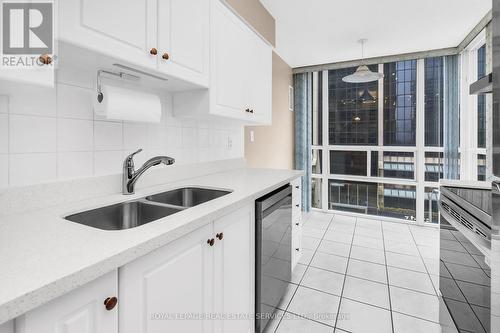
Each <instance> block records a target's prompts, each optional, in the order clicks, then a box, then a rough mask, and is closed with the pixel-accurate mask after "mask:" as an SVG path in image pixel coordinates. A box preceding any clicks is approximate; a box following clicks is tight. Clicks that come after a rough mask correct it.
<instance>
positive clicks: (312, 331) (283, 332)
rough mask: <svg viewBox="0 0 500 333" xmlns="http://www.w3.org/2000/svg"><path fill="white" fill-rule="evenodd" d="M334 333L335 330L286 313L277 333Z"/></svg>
mask: <svg viewBox="0 0 500 333" xmlns="http://www.w3.org/2000/svg"><path fill="white" fill-rule="evenodd" d="M304 332H307V333H332V332H333V328H332V327H329V326H326V325H323V324H320V323H317V322H314V321H312V320H308V319H305V318H301V317H299V316H297V315H294V314H292V313H285V315H284V316H283V318H282V319H281V323H280V324H279V326H278V329H277V330H276V333H304Z"/></svg>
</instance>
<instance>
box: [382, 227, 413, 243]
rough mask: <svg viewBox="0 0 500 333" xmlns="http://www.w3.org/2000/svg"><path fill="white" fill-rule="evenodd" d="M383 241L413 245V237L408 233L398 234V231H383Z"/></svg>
mask: <svg viewBox="0 0 500 333" xmlns="http://www.w3.org/2000/svg"><path fill="white" fill-rule="evenodd" d="M384 240H385V241H393V242H404V243H411V244H415V241H414V240H413V236H412V235H411V233H410V232H409V231H408V232H399V231H393V230H388V231H386V230H384Z"/></svg>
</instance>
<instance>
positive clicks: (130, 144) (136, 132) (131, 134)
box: [123, 122, 148, 150]
mask: <svg viewBox="0 0 500 333" xmlns="http://www.w3.org/2000/svg"><path fill="white" fill-rule="evenodd" d="M147 145H148V124H141V123H128V122H127V123H124V124H123V147H124V148H125V149H132V150H137V149H139V148H143V149H144V148H146V146H147Z"/></svg>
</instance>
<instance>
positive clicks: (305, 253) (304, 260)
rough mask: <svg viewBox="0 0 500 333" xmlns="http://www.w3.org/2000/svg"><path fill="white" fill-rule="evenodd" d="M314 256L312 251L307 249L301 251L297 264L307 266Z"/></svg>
mask: <svg viewBox="0 0 500 333" xmlns="http://www.w3.org/2000/svg"><path fill="white" fill-rule="evenodd" d="M313 256H314V251H313V250H309V249H302V255H301V256H300V258H299V261H298V262H299V264H302V265H309V263H310V262H311V259H312V257H313Z"/></svg>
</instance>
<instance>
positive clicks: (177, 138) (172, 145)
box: [166, 126, 182, 149]
mask: <svg viewBox="0 0 500 333" xmlns="http://www.w3.org/2000/svg"><path fill="white" fill-rule="evenodd" d="M166 138H167V142H166V144H167V147H168V148H169V149H176V148H180V147H181V145H182V129H181V128H180V127H170V126H167V129H166Z"/></svg>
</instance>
